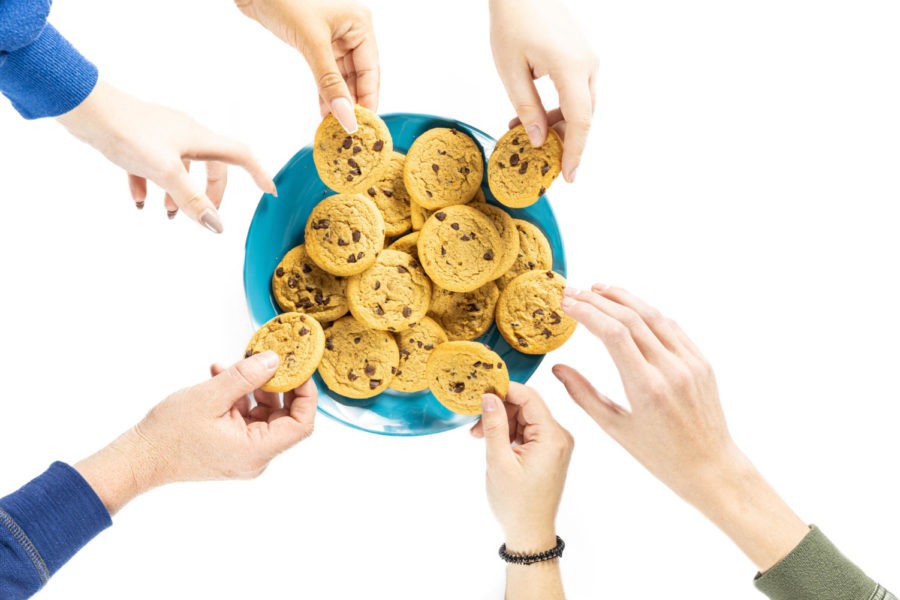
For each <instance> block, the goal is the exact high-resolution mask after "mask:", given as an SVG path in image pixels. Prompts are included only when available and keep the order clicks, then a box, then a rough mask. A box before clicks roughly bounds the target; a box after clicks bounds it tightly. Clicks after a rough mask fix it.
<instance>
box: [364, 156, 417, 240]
mask: <svg viewBox="0 0 900 600" xmlns="http://www.w3.org/2000/svg"><path fill="white" fill-rule="evenodd" d="M405 160H406V157H405V156H404V155H403V154H401V153H399V152H393V153H392V154H391V160H390V163H389V164H388V167H387V169H386V170H385V171H384V173H383V174H382V176H381V179H379V180H378V181H377V182H375V183H374V184H372V186H371V187H369V188H367V189H366V195H367V196H368V197H369V198H371V199H372V201H373V202H375V204H376V205H377V206H378V210H380V211H381V216H382V217H384V233H385V235H388V236H391V237H393V236H395V235H401V234H403V233H406V232H407V231H409V229H410V227H412V224H411V222H410V204H409V194H408V193H407V192H406V186H404V185H403V163H404V162H405Z"/></svg>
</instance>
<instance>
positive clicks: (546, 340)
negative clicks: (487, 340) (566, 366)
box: [496, 270, 577, 354]
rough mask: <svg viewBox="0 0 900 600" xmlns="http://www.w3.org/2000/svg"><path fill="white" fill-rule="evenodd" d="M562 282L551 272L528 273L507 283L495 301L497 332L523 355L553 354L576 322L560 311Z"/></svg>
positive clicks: (558, 275) (563, 280) (563, 281)
mask: <svg viewBox="0 0 900 600" xmlns="http://www.w3.org/2000/svg"><path fill="white" fill-rule="evenodd" d="M565 287H566V280H565V278H564V277H563V276H562V275H560V274H559V273H554V272H553V271H543V270H542V271H528V272H527V273H523V274H521V275H519V276H518V277H516V278H515V279H513V280H512V281H510V282H509V284H508V285H507V286H506V287H505V288H504V289H503V292H502V293H501V294H500V299H499V300H498V301H497V312H496V320H497V329H499V330H500V335H502V336H503V339H505V340H506V341H507V342H509V345H510V346H512V347H513V348H515V349H516V350H518V351H519V352H522V353H523V354H546V353H547V352H550V351H551V350H556V349H557V348H559V347H560V346H562V345H563V344H564V343H565V342H566V340H568V339H569V338H570V337H571V336H572V333H573V332H574V331H575V326H576V325H577V322H576V321H575V319H573V318H572V317H570V316H568V315H567V314H565V313H564V312H563V310H562V300H563V290H564V289H565Z"/></svg>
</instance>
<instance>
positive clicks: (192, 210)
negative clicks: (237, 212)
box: [163, 169, 224, 233]
mask: <svg viewBox="0 0 900 600" xmlns="http://www.w3.org/2000/svg"><path fill="white" fill-rule="evenodd" d="M163 185H164V186H165V188H166V190H167V191H168V194H169V196H171V198H172V200H173V201H174V202H175V204H177V205H178V207H180V208H181V209H182V210H183V211H184V214H186V215H187V216H188V217H190V218H191V219H193V220H194V221H196V222H198V223H200V224H201V225H203V226H204V227H206V228H207V229H209V230H210V231H212V232H213V233H222V231H223V229H224V228H223V226H222V218H221V217H220V216H219V211H218V210H216V207H215V205H213V203H212V201H211V200H210V199H209V197H208V196H207V195H206V194H205V193H204V192H203V190H201V189H198V186H197V184H196V183H194V181H193V180H192V179H191V177H190V175H188V173H187V171H185V170H183V169H181V170H180V171H177V170H176V171H174V172H171V173H170V174H169V175H168V176H167V179H166V180H165V181H164V182H163ZM168 203H169V200H168V198H167V199H166V205H167V206H168ZM173 217H174V214H172V211H171V210H170V211H169V218H170V219H171V218H173Z"/></svg>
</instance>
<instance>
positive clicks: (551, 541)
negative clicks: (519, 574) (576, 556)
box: [504, 523, 556, 554]
mask: <svg viewBox="0 0 900 600" xmlns="http://www.w3.org/2000/svg"><path fill="white" fill-rule="evenodd" d="M504 537H505V542H506V550H507V552H510V553H512V554H535V553H538V552H544V551H545V550H550V549H551V548H553V547H554V546H556V527H555V526H554V525H553V524H552V523H549V524H544V525H538V526H534V527H527V528H526V527H523V528H516V529H515V530H511V531H507V532H506V535H505V536H504Z"/></svg>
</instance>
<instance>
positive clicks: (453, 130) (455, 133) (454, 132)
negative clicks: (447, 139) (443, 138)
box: [450, 129, 459, 135]
mask: <svg viewBox="0 0 900 600" xmlns="http://www.w3.org/2000/svg"><path fill="white" fill-rule="evenodd" d="M450 133H452V134H453V135H459V132H458V131H456V130H455V129H451V130H450Z"/></svg>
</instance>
